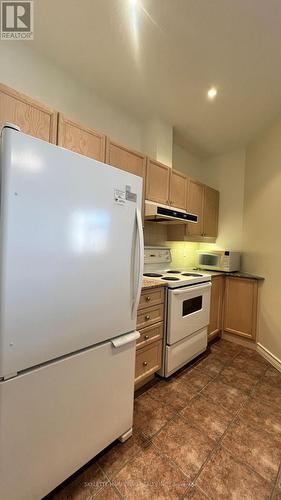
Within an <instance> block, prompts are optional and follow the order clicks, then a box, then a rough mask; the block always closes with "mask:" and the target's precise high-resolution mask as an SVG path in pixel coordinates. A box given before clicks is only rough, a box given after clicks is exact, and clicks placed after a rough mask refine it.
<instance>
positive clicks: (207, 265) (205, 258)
mask: <svg viewBox="0 0 281 500" xmlns="http://www.w3.org/2000/svg"><path fill="white" fill-rule="evenodd" d="M197 267H199V268H200V269H210V270H213V271H224V272H226V273H232V272H234V271H239V270H240V252H231V251H229V250H214V251H213V252H204V251H198V252H197Z"/></svg>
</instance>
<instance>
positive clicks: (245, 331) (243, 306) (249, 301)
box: [223, 276, 258, 339]
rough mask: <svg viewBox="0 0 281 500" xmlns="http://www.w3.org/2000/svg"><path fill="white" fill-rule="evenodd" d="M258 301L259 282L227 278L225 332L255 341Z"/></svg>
mask: <svg viewBox="0 0 281 500" xmlns="http://www.w3.org/2000/svg"><path fill="white" fill-rule="evenodd" d="M257 299H258V282H257V280H253V279H243V278H241V279H240V278H232V277H231V276H227V277H226V278H225V297H224V320H223V329H224V331H226V332H229V333H234V334H236V335H240V336H241V337H246V338H249V339H255V338H256V323H257Z"/></svg>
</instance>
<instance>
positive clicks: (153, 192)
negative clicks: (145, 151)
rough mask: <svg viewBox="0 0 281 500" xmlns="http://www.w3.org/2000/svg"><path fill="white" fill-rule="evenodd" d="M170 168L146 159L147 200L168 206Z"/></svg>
mask: <svg viewBox="0 0 281 500" xmlns="http://www.w3.org/2000/svg"><path fill="white" fill-rule="evenodd" d="M170 172H171V169H170V167H167V165H163V163H159V162H158V161H155V160H151V159H150V158H148V159H147V165H146V191H145V192H146V195H145V198H146V199H147V200H151V201H155V202H158V203H162V204H163V205H169V194H170Z"/></svg>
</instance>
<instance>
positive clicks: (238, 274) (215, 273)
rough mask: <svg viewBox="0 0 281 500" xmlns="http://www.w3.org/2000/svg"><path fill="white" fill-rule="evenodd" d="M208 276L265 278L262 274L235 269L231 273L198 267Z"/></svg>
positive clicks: (260, 279)
mask: <svg viewBox="0 0 281 500" xmlns="http://www.w3.org/2000/svg"><path fill="white" fill-rule="evenodd" d="M198 271H202V272H204V273H205V274H208V275H209V276H231V278H244V279H249V280H257V281H263V280H264V279H265V278H264V277H263V276H258V275H257V274H251V273H244V272H242V271H236V272H233V273H224V272H223V271H206V270H204V269H200V270H199V269H198Z"/></svg>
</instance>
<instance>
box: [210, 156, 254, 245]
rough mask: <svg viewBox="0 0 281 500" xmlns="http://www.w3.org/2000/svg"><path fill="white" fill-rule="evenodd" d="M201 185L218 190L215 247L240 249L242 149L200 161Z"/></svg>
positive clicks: (242, 209) (243, 160)
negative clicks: (202, 175)
mask: <svg viewBox="0 0 281 500" xmlns="http://www.w3.org/2000/svg"><path fill="white" fill-rule="evenodd" d="M203 166H204V167H205V168H204V182H206V183H207V184H209V185H210V186H212V187H214V188H215V189H218V190H219V191H220V213H219V233H218V238H217V243H216V246H217V247H219V248H226V249H230V250H240V251H241V249H242V233H243V211H244V181H245V150H238V151H233V152H231V153H227V154H224V155H221V156H216V157H213V158H209V159H208V160H205V161H204V162H203Z"/></svg>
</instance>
